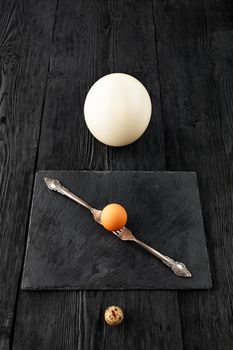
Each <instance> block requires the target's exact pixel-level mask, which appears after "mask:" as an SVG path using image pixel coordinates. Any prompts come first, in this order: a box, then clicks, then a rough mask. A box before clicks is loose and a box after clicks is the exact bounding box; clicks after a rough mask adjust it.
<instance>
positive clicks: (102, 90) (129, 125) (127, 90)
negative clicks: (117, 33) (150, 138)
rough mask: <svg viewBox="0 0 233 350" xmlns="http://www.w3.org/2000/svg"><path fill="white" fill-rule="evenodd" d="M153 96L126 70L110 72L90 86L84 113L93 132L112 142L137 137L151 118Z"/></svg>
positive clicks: (101, 139) (127, 142)
mask: <svg viewBox="0 0 233 350" xmlns="http://www.w3.org/2000/svg"><path fill="white" fill-rule="evenodd" d="M151 109H152V107H151V100H150V96H149V94H148V92H147V90H146V88H145V87H144V85H143V84H142V83H141V82H140V81H139V80H137V79H136V78H134V77H132V76H131V75H128V74H124V73H113V74H108V75H105V76H104V77H102V78H101V79H99V80H98V81H97V82H96V83H95V84H94V85H93V86H92V87H91V89H90V90H89V92H88V94H87V96H86V100H85V103H84V117H85V121H86V124H87V127H88V129H89V130H90V132H91V133H92V134H93V135H94V136H95V137H96V138H97V139H98V140H99V141H101V142H102V143H104V144H106V145H109V146H125V145H128V144H130V143H132V142H134V141H136V140H137V139H138V138H139V137H140V136H141V135H142V134H143V133H144V131H145V130H146V128H147V126H148V124H149V122H150V118H151Z"/></svg>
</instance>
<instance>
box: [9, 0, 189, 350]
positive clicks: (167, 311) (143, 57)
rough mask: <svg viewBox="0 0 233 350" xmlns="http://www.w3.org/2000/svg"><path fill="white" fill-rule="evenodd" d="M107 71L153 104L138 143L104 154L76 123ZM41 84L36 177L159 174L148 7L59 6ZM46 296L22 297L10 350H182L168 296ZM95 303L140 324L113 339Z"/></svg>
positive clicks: (159, 132) (172, 297) (173, 302)
mask: <svg viewBox="0 0 233 350" xmlns="http://www.w3.org/2000/svg"><path fill="white" fill-rule="evenodd" d="M112 71H121V72H127V73H129V74H133V75H135V76H136V78H138V79H140V80H141V81H142V82H143V83H144V85H145V86H146V87H147V88H148V89H149V91H150V94H151V96H152V100H153V118H152V122H151V124H150V128H149V129H148V131H147V132H146V134H145V135H144V137H143V138H142V139H140V140H138V141H137V142H136V143H135V144H133V145H131V146H129V147H125V148H119V149H113V148H107V147H106V146H104V145H102V144H100V143H98V142H97V141H96V140H94V138H93V137H92V136H91V135H90V133H89V132H88V130H87V129H86V127H85V125H84V120H83V102H84V98H85V95H86V93H87V91H88V89H89V88H90V86H91V84H92V83H93V82H94V81H95V80H97V79H98V78H100V77H101V76H102V75H104V74H106V73H109V72H112ZM49 76H50V78H49V80H48V86H47V93H46V99H45V110H44V116H43V124H42V132H41V142H40V148H39V157H38V165H37V167H38V169H86V170H88V169H97V170H111V169H116V170H153V169H164V168H165V153H164V144H163V129H162V122H161V111H160V91H159V84H158V75H157V62H156V47H155V29H154V22H153V13H152V4H151V2H144V1H137V2H135V1H124V2H123V1H108V2H107V1H103V0H102V1H98V2H97V1H86V0H85V1H84V0H83V1H81V0H80V1H76V2H74V1H71V0H70V1H66V2H65V1H59V6H58V11H57V19H56V25H55V32H54V44H53V49H52V56H51V59H50V72H49ZM49 295H50V298H48V294H47V293H33V294H32V293H28V292H20V297H19V303H18V309H17V310H18V311H17V320H16V332H15V339H14V348H15V349H17V350H18V349H25V348H26V349H27V348H28V349H57V348H59V346H60V348H62V349H67V348H69V349H77V348H78V349H80V350H83V349H101V348H103V349H110V348H111V349H118V350H119V349H131V348H132V346H133V347H135V348H137V347H138V348H139V349H140V350H142V349H145V350H150V349H153V350H154V349H156V348H157V349H171V348H172V349H174V350H175V349H181V348H182V346H183V345H182V337H181V325H180V316H179V308H178V303H177V293H176V292H154V291H153V292H150V291H143V292H134V293H133V294H132V293H125V294H122V292H116V291H115V292H114V291H112V292H105V293H102V292H101V293H100V292H79V293H76V292H73V293H69V292H63V293H51V294H50V293H49ZM103 301H107V303H108V304H109V303H113V302H114V303H116V304H121V303H122V302H123V301H124V305H130V309H131V310H132V311H131V314H132V315H135V316H136V315H138V314H137V312H138V309H139V308H140V310H141V311H140V320H141V321H142V322H141V321H139V320H138V319H137V318H135V323H134V318H131V319H132V323H131V326H130V325H129V324H128V323H127V321H126V322H125V323H124V325H123V327H122V328H121V329H119V330H112V329H108V328H107V329H106V328H105V325H104V322H103V318H102V317H103V316H102V310H103V307H105V306H106V304H107V303H106V304H104V303H103ZM148 301H149V308H148ZM96 308H97V311H98V314H97V315H96ZM99 308H100V309H99ZM56 310H59V312H56ZM70 310H72V312H71V315H70ZM99 310H100V311H99ZM148 312H149V314H148ZM42 319H43V322H42V321H41V320H42ZM93 320H94V321H93ZM136 320H137V322H138V323H137V322H136ZM139 325H140V326H139ZM44 330H46V331H45V332H44ZM42 334H43V337H42ZM119 334H121V339H120V340H119ZM119 341H120V344H119ZM67 344H68V345H67Z"/></svg>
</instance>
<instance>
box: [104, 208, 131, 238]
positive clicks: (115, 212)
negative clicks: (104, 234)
mask: <svg viewBox="0 0 233 350" xmlns="http://www.w3.org/2000/svg"><path fill="white" fill-rule="evenodd" d="M126 222H127V212H126V210H125V208H124V207H122V205H120V204H117V203H111V204H108V205H106V207H105V208H104V209H103V210H102V213H101V223H102V225H103V226H104V227H105V228H106V229H107V230H109V231H117V230H120V229H121V228H122V227H123V226H125V224H126Z"/></svg>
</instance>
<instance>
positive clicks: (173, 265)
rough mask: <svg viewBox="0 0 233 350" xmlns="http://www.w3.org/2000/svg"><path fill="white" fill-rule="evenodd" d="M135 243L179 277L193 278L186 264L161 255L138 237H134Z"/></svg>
mask: <svg viewBox="0 0 233 350" xmlns="http://www.w3.org/2000/svg"><path fill="white" fill-rule="evenodd" d="M133 241H134V242H136V243H138V244H139V245H140V246H141V247H143V248H144V249H146V250H147V251H148V252H150V253H151V254H153V255H154V256H156V258H158V259H160V260H161V261H162V262H163V263H164V264H165V265H167V266H168V267H170V269H171V270H172V271H173V272H174V273H175V274H176V275H177V276H180V277H191V276H192V274H191V273H190V271H189V270H188V269H187V267H186V266H185V264H183V263H182V262H179V261H175V260H173V259H172V258H169V256H166V255H163V254H161V253H160V252H158V251H157V250H155V249H153V248H151V247H150V246H149V245H147V244H145V243H143V242H142V241H140V240H139V239H137V238H136V237H134V239H133Z"/></svg>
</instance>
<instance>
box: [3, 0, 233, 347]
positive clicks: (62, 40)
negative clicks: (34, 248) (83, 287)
mask: <svg viewBox="0 0 233 350" xmlns="http://www.w3.org/2000/svg"><path fill="white" fill-rule="evenodd" d="M232 5H233V3H232V1H229V0H221V1H217V0H213V1H212V0H211V1H210V0H197V1H186V0H180V1H174V0H167V1H164V0H154V1H144V0H143V1H142V0H139V1H130V0H129V1H128V0H127V1H114V0H109V1H105V0H101V1H98V2H97V1H87V0H85V1H84V0H83V1H81V0H78V1H73V0H69V1H63V0H59V1H36V2H35V1H27V0H25V1H21V0H6V1H2V2H0V26H1V36H0V57H1V61H0V65H1V73H0V74H1V79H0V85H1V89H0V118H1V123H0V195H1V207H0V208H1V209H0V210H1V228H0V259H1V260H0V348H1V349H4V350H5V349H8V348H9V347H10V348H14V349H17V350H18V349H98V350H99V349H132V347H133V348H138V349H146V350H147V349H182V348H184V349H217V350H219V349H224V350H225V349H232V339H233V324H232V318H233V313H232V286H233V281H232V276H233V273H232V272H233V260H232V248H233V247H232V245H233V240H232V212H233V201H232V199H233V196H232V190H233V186H232V134H233V132H232V111H233V109H232V103H231V101H232V80H233V77H232V75H233V73H232V72H233V65H232V55H233V53H232V51H233V49H232V44H233V34H232V33H233V23H232V12H233V9H232ZM111 71H122V72H126V73H129V74H133V75H135V76H136V77H137V78H138V79H140V80H141V81H142V82H143V83H144V84H145V86H146V87H147V88H148V89H149V92H150V94H151V96H152V102H153V118H152V124H151V126H150V128H149V129H148V130H147V132H146V134H145V135H144V137H143V138H142V139H141V140H139V141H138V142H137V143H135V144H134V145H131V146H129V147H125V148H123V149H111V148H107V147H105V146H103V145H101V144H100V143H98V142H96V141H95V140H94V139H93V138H92V137H91V136H90V134H89V133H88V131H87V130H86V128H85V125H84V122H83V118H82V116H83V112H82V105H83V99H84V97H85V94H86V92H87V90H88V88H89V87H90V86H91V84H92V83H93V82H94V81H95V80H96V79H98V78H99V77H100V76H102V75H103V74H106V73H109V72H111ZM36 168H37V169H86V170H93V169H96V170H109V169H113V170H166V169H169V170H192V171H197V175H198V183H199V187H200V195H201V203H202V208H203V214H204V224H205V230H206V234H207V245H208V250H209V253H210V261H211V266H212V277H213V285H214V287H213V288H212V289H211V290H209V291H196V292H191V291H189V292H187V291H186V292H180V291H179V292H178V298H177V292H176V291H137V292H135V291H127V292H125V291H118V292H116V291H108V292H106V291H98V292H96V291H89V292H75V291H73V292H65V291H64V292H26V291H20V292H19V286H20V284H19V281H20V276H21V272H20V269H21V266H22V262H23V253H24V248H25V243H26V234H27V224H28V219H29V206H30V199H31V196H32V189H33V178H34V175H35V169H36ZM21 271H22V270H21ZM115 302H116V303H118V304H119V305H121V306H122V307H123V308H124V309H125V311H126V314H127V318H126V320H127V322H125V323H124V324H123V325H122V327H119V328H117V329H114V330H112V329H110V328H109V327H106V326H105V324H104V323H103V318H102V317H103V312H104V308H105V307H106V306H108V305H109V304H112V303H115ZM135 314H137V317H135Z"/></svg>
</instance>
